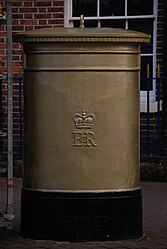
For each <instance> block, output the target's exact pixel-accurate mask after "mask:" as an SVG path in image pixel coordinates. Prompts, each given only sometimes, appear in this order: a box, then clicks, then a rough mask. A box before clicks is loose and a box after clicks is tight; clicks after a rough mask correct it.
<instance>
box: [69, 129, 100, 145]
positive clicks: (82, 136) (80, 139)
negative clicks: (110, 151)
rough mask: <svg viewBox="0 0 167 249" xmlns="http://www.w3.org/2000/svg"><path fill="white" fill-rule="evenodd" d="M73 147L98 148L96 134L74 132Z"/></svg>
mask: <svg viewBox="0 0 167 249" xmlns="http://www.w3.org/2000/svg"><path fill="white" fill-rule="evenodd" d="M72 134H73V145H72V146H76V147H91V146H93V147H96V146H97V144H96V143H95V141H94V137H95V134H94V133H93V132H92V131H73V133H72Z"/></svg>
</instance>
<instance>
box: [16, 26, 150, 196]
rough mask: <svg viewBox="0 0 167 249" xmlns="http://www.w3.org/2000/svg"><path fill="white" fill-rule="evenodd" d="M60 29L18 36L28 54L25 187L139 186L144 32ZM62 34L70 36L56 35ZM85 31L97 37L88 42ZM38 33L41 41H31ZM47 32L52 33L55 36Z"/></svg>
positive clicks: (88, 188)
mask: <svg viewBox="0 0 167 249" xmlns="http://www.w3.org/2000/svg"><path fill="white" fill-rule="evenodd" d="M59 31H60V32H59ZM59 31H58V30H57V31H55V30H52V31H51V30H50V31H49V30H47V32H48V33H46V30H43V31H42V30H41V31H40V30H39V31H37V33H36V32H35V31H34V32H32V33H28V34H27V33H26V34H25V35H23V34H21V35H20V36H18V37H19V38H18V39H20V37H22V38H23V40H24V52H25V59H26V60H25V61H26V63H25V69H24V101H25V102H24V133H25V134H24V144H25V149H24V177H23V187H24V188H26V189H30V190H40V191H42V190H43V191H54V192H56V191H62V192H66V191H67V192H70V191H73V192H75V191H76V192H78V191H86V192H89V191H94V192H98V191H99V192H101V191H119V190H121V191H127V190H134V189H138V188H139V187H140V185H139V178H140V172H139V93H140V91H139V71H140V49H139V44H138V43H139V40H140V42H141V39H143V37H144V39H145V38H146V37H147V40H148V36H147V35H145V34H144V35H142V34H141V33H140V35H139V34H138V33H133V32H132V33H129V31H128V32H127V33H126V32H125V31H120V30H119V32H118V30H117V31H112V33H109V31H108V33H105V32H107V31H106V29H105V30H103V29H102V31H99V30H97V31H96V32H95V31H94V33H93V34H91V32H90V33H89V32H88V31H87V29H86V31H85V29H84V32H85V33H84V34H83V33H79V34H78V32H80V31H78V29H77V31H76V30H75V29H74V30H73V31H72V30H65V31H62V29H61V30H59ZM55 32H56V33H55ZM71 32H72V36H71ZM98 32H101V33H98ZM64 35H65V38H66V39H67V40H68V42H67V43H66V42H58V39H59V38H61V39H64V38H63V37H64ZM84 36H85V37H88V38H90V37H95V38H98V39H101V40H99V41H98V40H96V42H95V43H88V42H87V41H88V40H84V39H86V38H84ZM122 36H123V37H124V38H123V39H124V41H125V42H123V39H122V38H121V37H122ZM41 37H42V39H44V40H40V41H39V43H36V41H35V42H34V43H33V42H31V41H30V40H29V38H30V39H31V38H33V39H34V38H35V39H36V38H40V39H41ZM49 37H50V38H51V39H52V38H55V37H56V39H57V38H58V39H57V40H56V42H55V43H53V42H50V41H49ZM71 37H73V38H75V39H76V40H75V42H73V41H72V40H71ZM27 38H28V40H27ZM103 38H104V39H109V38H112V41H111V39H110V40H105V42H104V41H103V40H104V39H103ZM117 38H118V39H120V38H121V39H122V40H121V42H118V41H116V42H115V40H114V39H117ZM61 39H60V40H61ZM80 39H81V40H80ZM93 39H94V38H93ZM129 39H130V42H129ZM133 39H134V40H135V39H139V40H138V43H135V41H133ZM23 40H22V41H23ZM83 40H84V42H82V41H83ZM20 41H21V40H20ZM71 41H72V42H71Z"/></svg>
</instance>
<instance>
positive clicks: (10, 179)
mask: <svg viewBox="0 0 167 249" xmlns="http://www.w3.org/2000/svg"><path fill="white" fill-rule="evenodd" d="M7 38H8V43H7V51H8V52H7V68H8V175H7V206H6V213H7V214H8V215H9V216H8V218H9V220H10V221H11V220H12V217H13V87H12V1H11V0H8V2H7ZM11 226H12V224H11Z"/></svg>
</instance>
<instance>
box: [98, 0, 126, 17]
mask: <svg viewBox="0 0 167 249" xmlns="http://www.w3.org/2000/svg"><path fill="white" fill-rule="evenodd" d="M124 15H125V1H124V0H116V1H115V0H100V16H124Z"/></svg>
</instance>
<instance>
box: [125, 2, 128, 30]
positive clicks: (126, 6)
mask: <svg viewBox="0 0 167 249" xmlns="http://www.w3.org/2000/svg"><path fill="white" fill-rule="evenodd" d="M127 15H128V2H127V0H125V18H126V19H125V29H128V19H127Z"/></svg>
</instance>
